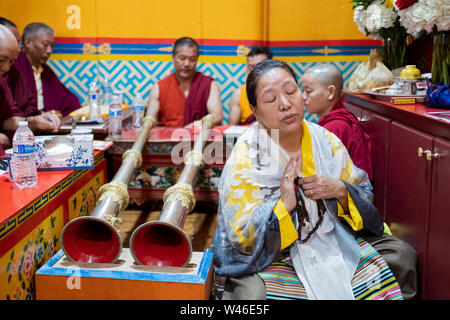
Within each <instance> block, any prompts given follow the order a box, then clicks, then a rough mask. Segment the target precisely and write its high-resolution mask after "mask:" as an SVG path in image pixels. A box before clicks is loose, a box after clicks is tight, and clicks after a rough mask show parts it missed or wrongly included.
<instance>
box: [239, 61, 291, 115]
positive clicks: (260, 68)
mask: <svg viewBox="0 0 450 320" xmlns="http://www.w3.org/2000/svg"><path fill="white" fill-rule="evenodd" d="M275 68H280V69H284V70H286V71H287V72H288V73H289V74H291V75H292V77H293V78H294V80H295V83H297V77H296V75H295V72H294V70H292V68H291V67H290V66H289V65H288V64H287V63H286V62H284V61H280V60H275V59H274V60H264V61H261V62H260V63H258V64H257V65H256V67H255V68H254V69H253V71H252V72H250V74H249V75H248V77H247V82H246V89H247V98H248V102H249V103H250V105H252V106H253V107H254V108H256V86H257V85H258V82H259V79H261V77H262V76H263V75H264V74H266V73H267V72H269V71H270V70H272V69H275Z"/></svg>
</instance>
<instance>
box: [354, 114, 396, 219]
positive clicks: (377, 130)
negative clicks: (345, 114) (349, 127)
mask: <svg viewBox="0 0 450 320" xmlns="http://www.w3.org/2000/svg"><path fill="white" fill-rule="evenodd" d="M360 122H361V124H362V125H363V127H364V128H365V130H366V132H367V134H368V135H369V136H370V143H371V147H372V166H373V181H372V185H373V192H374V195H375V206H376V207H377V209H378V211H380V214H381V215H382V216H383V218H384V219H386V215H385V211H386V210H385V206H386V181H387V160H388V154H389V148H388V147H389V145H388V141H389V125H390V120H389V119H388V118H385V117H383V116H380V115H378V114H376V113H373V112H371V111H367V110H363V111H362V114H361V119H360Z"/></svg>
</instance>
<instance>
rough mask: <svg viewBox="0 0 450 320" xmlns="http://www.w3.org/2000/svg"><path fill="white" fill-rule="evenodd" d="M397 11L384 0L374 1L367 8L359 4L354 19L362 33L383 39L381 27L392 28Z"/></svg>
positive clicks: (376, 38)
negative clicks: (380, 32)
mask: <svg viewBox="0 0 450 320" xmlns="http://www.w3.org/2000/svg"><path fill="white" fill-rule="evenodd" d="M396 18H397V13H396V12H395V11H394V10H393V9H392V8H389V7H387V6H386V5H385V4H384V1H383V0H378V1H374V2H373V3H371V4H370V5H369V6H368V7H367V9H364V6H362V5H359V6H357V7H355V11H354V13H353V20H354V21H355V23H356V25H357V26H358V29H359V31H361V33H363V34H365V35H367V36H369V37H371V38H373V39H375V40H381V39H382V37H381V36H380V34H379V30H380V29H381V28H390V27H393V26H394V22H395V19H396Z"/></svg>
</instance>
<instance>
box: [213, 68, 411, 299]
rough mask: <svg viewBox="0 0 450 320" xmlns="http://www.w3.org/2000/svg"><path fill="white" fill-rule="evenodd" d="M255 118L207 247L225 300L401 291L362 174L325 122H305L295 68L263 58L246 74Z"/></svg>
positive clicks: (224, 179) (234, 158) (227, 172)
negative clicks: (378, 244) (369, 238)
mask: <svg viewBox="0 0 450 320" xmlns="http://www.w3.org/2000/svg"><path fill="white" fill-rule="evenodd" d="M246 84H247V96H248V100H249V103H250V106H251V107H252V111H253V113H254V114H255V116H256V119H257V121H256V122H254V123H253V124H252V125H251V126H250V127H249V128H248V129H247V130H246V131H245V132H244V133H243V134H242V135H241V136H240V137H239V139H238V140H237V142H236V144H235V146H234V148H233V151H232V152H231V154H230V156H229V157H228V159H227V162H226V164H225V166H224V169H223V172H222V175H221V177H220V184H219V208H218V215H217V229H216V231H215V233H214V236H213V239H212V243H211V251H212V252H213V253H214V270H215V279H216V283H217V288H218V290H217V295H216V296H217V297H218V298H220V297H221V298H222V299H311V300H330V299H332V300H354V299H373V300H383V299H402V294H401V292H400V288H399V286H398V284H397V281H396V279H395V277H394V275H393V274H392V272H391V270H390V269H389V266H388V265H387V264H386V262H385V261H384V259H383V257H382V256H381V255H380V254H378V252H376V251H375V250H374V249H373V247H372V246H371V245H370V244H369V243H367V242H366V241H365V240H364V239H362V238H361V237H360V236H359V235H360V234H361V233H365V234H372V235H381V234H382V233H383V220H382V218H381V215H380V213H379V212H378V210H377V209H376V207H375V206H374V205H373V204H372V202H371V199H373V193H372V186H371V184H370V181H369V179H368V178H367V174H366V173H365V172H364V171H363V170H361V169H359V168H357V167H356V166H355V165H354V164H353V162H352V161H351V159H350V157H349V154H348V152H347V149H346V148H345V147H344V145H343V144H342V142H341V141H340V140H339V139H337V138H336V136H335V135H333V134H330V133H329V132H327V131H326V129H324V128H323V127H321V126H319V125H317V124H314V123H310V122H308V121H305V120H304V118H303V116H304V112H303V97H302V92H301V90H300V88H299V87H298V84H297V79H296V76H295V73H294V71H293V70H292V68H291V67H290V66H289V65H288V64H287V63H285V62H282V61H279V60H271V59H269V60H265V61H262V62H260V63H258V65H257V66H256V67H255V69H254V70H253V71H252V72H251V73H250V74H249V75H248V77H247V81H246Z"/></svg>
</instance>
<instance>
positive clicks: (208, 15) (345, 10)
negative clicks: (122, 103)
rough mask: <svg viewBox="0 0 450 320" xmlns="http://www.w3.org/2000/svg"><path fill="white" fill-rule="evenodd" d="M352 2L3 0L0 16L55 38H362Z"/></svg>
mask: <svg viewBox="0 0 450 320" xmlns="http://www.w3.org/2000/svg"><path fill="white" fill-rule="evenodd" d="M73 5H75V6H78V7H79V9H80V15H79V18H80V27H79V28H73V29H70V28H71V27H70V25H72V27H73V23H72V24H70V22H71V21H72V22H73V19H72V17H73V12H67V10H68V8H70V6H73ZM351 7H352V5H351V3H350V1H348V0H338V1H336V0H322V1H320V2H319V1H310V0H227V1H224V0H221V1H217V0H189V1H187V0H164V1H161V0H127V1H123V0H121V1H119V0H45V1H43V0H21V1H18V0H2V1H0V12H1V14H0V15H1V16H4V17H6V18H8V19H10V20H12V21H14V22H15V23H16V24H17V25H18V26H19V29H20V30H22V29H23V28H24V27H25V25H26V24H28V23H30V22H33V21H41V22H45V23H47V24H49V25H50V26H51V27H52V28H53V29H54V30H55V31H56V36H57V37H114V38H163V39H166V38H170V39H175V38H178V37H180V36H182V35H189V36H192V37H194V38H196V39H227V40H230V39H231V40H233V39H236V40H269V41H300V40H335V39H365V36H364V35H362V34H361V33H360V32H359V31H358V29H357V27H356V25H355V24H354V22H353V11H352V8H351ZM68 20H69V26H68V24H67V22H68Z"/></svg>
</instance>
